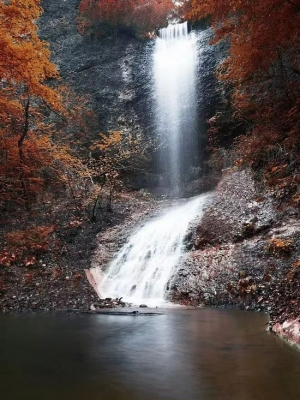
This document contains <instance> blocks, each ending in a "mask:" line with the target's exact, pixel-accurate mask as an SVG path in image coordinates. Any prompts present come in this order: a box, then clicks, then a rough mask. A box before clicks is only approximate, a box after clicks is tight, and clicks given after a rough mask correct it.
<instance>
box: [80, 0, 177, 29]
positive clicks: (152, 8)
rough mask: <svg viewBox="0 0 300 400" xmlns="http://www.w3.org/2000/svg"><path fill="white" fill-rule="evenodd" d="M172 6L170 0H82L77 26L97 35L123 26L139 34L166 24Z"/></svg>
mask: <svg viewBox="0 0 300 400" xmlns="http://www.w3.org/2000/svg"><path fill="white" fill-rule="evenodd" d="M173 9H174V4H173V2H172V1H171V0H148V1H146V2H145V1H142V0H82V1H81V3H80V6H79V18H78V26H79V31H80V32H81V33H85V32H86V31H87V30H89V29H92V30H93V31H96V32H97V33H99V34H100V35H102V34H103V33H104V32H105V31H107V30H108V31H109V30H110V28H112V29H113V30H114V31H115V32H117V31H118V30H119V29H124V28H127V29H128V30H131V31H132V32H134V33H135V34H138V35H141V36H151V35H152V32H153V31H154V30H155V29H157V28H159V27H161V26H164V25H166V23H167V17H168V16H169V14H170V12H171V11H172V10H173Z"/></svg>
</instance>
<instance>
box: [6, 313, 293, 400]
mask: <svg viewBox="0 0 300 400" xmlns="http://www.w3.org/2000/svg"><path fill="white" fill-rule="evenodd" d="M266 322H267V318H266V316H264V315H261V314H252V313H245V312H242V311H227V310H214V309H197V310H182V309H173V310H166V311H165V314H164V315H158V316H138V317H134V316H113V315H89V314H80V315H68V314H59V313H53V314H51V313H48V314H21V315H0V399H1V400H48V399H49V400H50V399H51V400H81V399H82V400H85V399H86V400H161V399H178V400H194V399H195V400H227V399H228V400H271V399H272V400H299V399H300V351H299V350H296V349H294V348H292V347H290V346H289V345H287V344H286V343H284V342H283V341H281V340H280V339H278V338H277V337H276V336H275V335H273V334H270V333H267V332H266V331H265V328H266V326H265V324H266Z"/></svg>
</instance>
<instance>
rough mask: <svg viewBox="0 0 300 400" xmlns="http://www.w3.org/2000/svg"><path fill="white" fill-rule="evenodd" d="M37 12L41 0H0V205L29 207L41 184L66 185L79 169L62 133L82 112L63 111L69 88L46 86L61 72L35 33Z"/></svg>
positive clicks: (75, 109) (66, 102)
mask: <svg viewBox="0 0 300 400" xmlns="http://www.w3.org/2000/svg"><path fill="white" fill-rule="evenodd" d="M41 12H42V9H41V6H40V1H39V0H24V1H22V2H20V1H17V0H10V1H7V2H4V1H2V2H1V3H0V21H1V23H0V48H1V52H0V77H1V82H0V199H1V201H0V206H4V205H5V204H7V203H8V202H10V201H12V202H13V203H14V204H20V205H22V204H24V203H25V204H26V205H27V206H28V205H29V202H30V200H31V199H34V198H35V197H36V195H37V194H38V193H41V192H42V191H43V189H44V188H45V187H47V186H49V185H50V184H53V183H55V182H57V183H59V185H60V186H62V185H61V184H62V183H66V181H67V180H68V179H69V176H68V175H69V171H70V170H71V171H72V170H73V171H74V170H76V171H78V170H83V168H82V166H81V163H80V162H79V160H78V159H77V158H76V157H74V156H73V155H72V154H71V152H70V143H69V141H67V140H63V138H64V136H63V135H62V134H61V133H62V132H64V131H65V130H66V125H68V124H69V125H70V121H72V128H73V130H76V129H77V127H76V126H75V125H77V126H78V124H79V123H81V122H82V121H81V122H79V121H78V119H79V118H78V117H76V118H75V117H74V115H75V114H76V115H79V116H81V115H82V112H81V113H78V105H76V106H75V105H74V104H73V106H72V107H71V108H70V110H67V107H69V106H70V105H71V101H70V97H72V96H73V98H74V95H73V94H71V92H70V91H69V90H68V89H67V88H65V87H60V88H55V87H54V86H53V85H51V86H50V85H48V84H47V82H49V81H50V80H52V81H53V80H57V79H58V78H59V76H58V73H57V70H56V66H55V65H54V64H53V63H52V62H51V61H50V51H49V45H48V43H46V42H44V41H42V40H40V39H39V37H38V28H37V26H36V24H35V21H36V19H37V18H38V17H39V16H40V14H41ZM73 102H74V101H73ZM63 104H64V106H63ZM81 106H82V107H84V105H83V104H81ZM58 120H60V122H59V121H58ZM62 121H65V122H64V123H62ZM58 122H59V123H58ZM77 130H78V129H77ZM58 133H60V140H59V145H58V140H57V139H55V137H57V134H58Z"/></svg>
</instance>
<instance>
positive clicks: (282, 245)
mask: <svg viewBox="0 0 300 400" xmlns="http://www.w3.org/2000/svg"><path fill="white" fill-rule="evenodd" d="M293 243H294V242H293V240H290V239H281V238H272V239H270V240H268V244H267V246H266V250H267V251H268V252H269V253H271V254H273V255H276V256H285V255H288V254H290V253H291V251H292V249H293Z"/></svg>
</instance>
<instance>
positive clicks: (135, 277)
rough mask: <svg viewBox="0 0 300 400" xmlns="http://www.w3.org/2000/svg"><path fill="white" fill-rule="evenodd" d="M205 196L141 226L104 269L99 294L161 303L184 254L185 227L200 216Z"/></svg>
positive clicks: (136, 301)
mask: <svg viewBox="0 0 300 400" xmlns="http://www.w3.org/2000/svg"><path fill="white" fill-rule="evenodd" d="M207 198H208V195H207V194H206V195H201V196H198V197H196V198H193V199H192V200H188V201H187V202H186V203H185V204H183V205H181V206H178V207H176V208H175V209H171V210H169V211H168V212H166V213H165V214H163V215H162V216H160V217H158V218H155V219H153V220H151V221H149V222H147V223H146V224H145V225H144V226H142V227H140V228H139V229H138V230H137V231H136V232H135V233H134V234H133V235H132V236H131V237H130V238H129V241H128V243H127V244H125V245H124V247H123V248H122V249H121V250H120V252H119V253H118V254H117V256H116V258H115V259H114V260H113V261H112V263H111V264H110V266H109V268H108V270H107V271H106V272H105V275H104V277H103V279H102V281H101V282H100V284H99V286H98V293H100V295H101V297H111V298H116V297H123V299H124V300H125V301H127V302H131V303H134V304H141V303H144V302H145V303H146V304H147V305H159V304H162V303H164V301H165V300H164V298H165V294H166V291H167V284H168V281H169V279H170V278H171V276H172V274H173V272H174V270H175V268H176V267H177V266H178V264H179V262H180V258H181V257H182V255H183V253H184V248H185V246H184V239H185V237H186V234H187V230H188V227H189V225H190V223H191V221H193V220H195V219H196V218H200V217H201V215H202V212H203V206H204V204H205V202H206V200H207Z"/></svg>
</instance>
